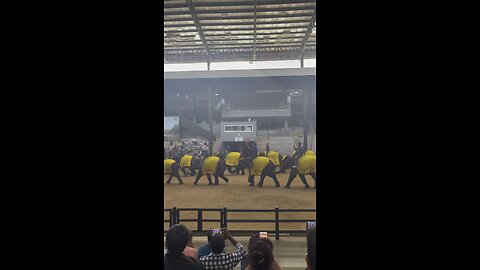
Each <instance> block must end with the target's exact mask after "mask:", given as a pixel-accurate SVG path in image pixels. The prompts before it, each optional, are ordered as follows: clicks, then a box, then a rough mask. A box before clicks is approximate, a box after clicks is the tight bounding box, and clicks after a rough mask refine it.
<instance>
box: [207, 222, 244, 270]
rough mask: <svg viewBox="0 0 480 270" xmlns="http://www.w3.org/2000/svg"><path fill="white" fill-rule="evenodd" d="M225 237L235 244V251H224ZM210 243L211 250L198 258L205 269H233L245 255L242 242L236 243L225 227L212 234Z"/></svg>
mask: <svg viewBox="0 0 480 270" xmlns="http://www.w3.org/2000/svg"><path fill="white" fill-rule="evenodd" d="M225 239H228V240H230V242H231V243H232V245H234V246H235V250H236V251H235V252H232V253H229V254H227V253H225V252H224V249H225ZM210 244H211V247H212V252H211V253H210V254H209V255H208V256H205V257H201V258H200V261H201V262H202V264H203V266H204V268H205V270H233V269H234V268H235V266H237V264H238V263H239V262H240V261H241V260H242V258H243V256H245V250H244V249H243V246H242V244H240V243H238V242H237V240H235V239H234V238H233V237H232V235H231V234H230V232H229V231H228V230H227V229H226V228H223V229H222V234H215V235H213V236H212V240H211V241H210Z"/></svg>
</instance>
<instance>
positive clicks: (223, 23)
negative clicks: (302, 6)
mask: <svg viewBox="0 0 480 270" xmlns="http://www.w3.org/2000/svg"><path fill="white" fill-rule="evenodd" d="M249 19H250V20H253V22H215V23H202V26H203V27H205V26H225V25H228V26H237V25H239V26H240V25H252V24H254V23H255V20H256V19H258V18H255V17H253V18H249ZM256 23H257V25H265V24H292V23H305V24H306V23H308V24H309V23H310V19H308V20H289V21H267V22H262V21H260V22H259V21H258V20H257V21H256ZM194 26H195V24H194V23H189V24H164V25H163V27H164V28H169V27H173V28H179V27H194Z"/></svg>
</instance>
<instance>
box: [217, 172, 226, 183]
mask: <svg viewBox="0 0 480 270" xmlns="http://www.w3.org/2000/svg"><path fill="white" fill-rule="evenodd" d="M218 177H220V178H222V179H223V181H225V183H228V178H227V177H225V172H220V174H218Z"/></svg>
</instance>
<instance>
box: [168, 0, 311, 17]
mask: <svg viewBox="0 0 480 270" xmlns="http://www.w3.org/2000/svg"><path fill="white" fill-rule="evenodd" d="M186 1H191V0H186ZM313 7H314V6H305V7H278V8H260V9H257V12H276V11H297V10H304V11H305V10H307V11H308V10H312V8H313ZM196 12H197V14H215V13H220V14H221V13H253V8H238V9H217V10H215V9H205V10H196ZM187 14H188V12H186V11H168V10H167V11H164V12H163V15H187Z"/></svg>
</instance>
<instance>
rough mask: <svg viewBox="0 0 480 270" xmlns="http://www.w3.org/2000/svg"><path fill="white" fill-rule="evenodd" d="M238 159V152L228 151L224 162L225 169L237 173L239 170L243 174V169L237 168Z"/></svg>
mask: <svg viewBox="0 0 480 270" xmlns="http://www.w3.org/2000/svg"><path fill="white" fill-rule="evenodd" d="M239 160H240V152H230V153H228V154H227V157H226V159H225V163H226V165H227V171H228V172H229V173H231V174H236V175H238V174H239V173H240V172H241V173H242V175H245V169H243V170H241V171H240V170H239V169H238V161H239ZM232 168H235V170H233V169H232Z"/></svg>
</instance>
